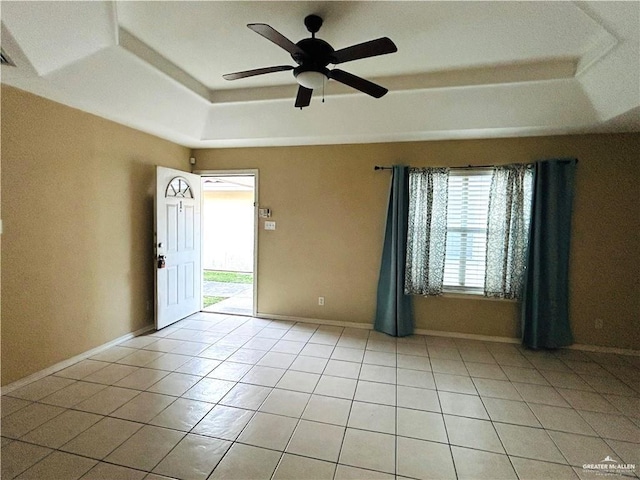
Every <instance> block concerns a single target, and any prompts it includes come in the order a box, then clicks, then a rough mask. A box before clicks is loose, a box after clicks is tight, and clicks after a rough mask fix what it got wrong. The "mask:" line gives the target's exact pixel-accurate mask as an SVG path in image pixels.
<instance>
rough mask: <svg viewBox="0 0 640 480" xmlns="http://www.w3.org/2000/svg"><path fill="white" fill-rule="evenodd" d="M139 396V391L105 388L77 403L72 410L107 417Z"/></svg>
mask: <svg viewBox="0 0 640 480" xmlns="http://www.w3.org/2000/svg"><path fill="white" fill-rule="evenodd" d="M139 394H140V392H139V391H137V390H130V389H128V388H119V387H107V388H105V389H104V390H101V391H100V392H98V393H97V394H96V395H94V396H93V397H89V398H87V399H86V400H84V401H83V402H80V403H78V404H77V405H75V407H74V408H75V409H77V410H82V411H85V412H91V413H98V414H100V415H109V414H110V413H112V412H114V411H115V410H117V409H118V408H120V407H121V406H122V405H124V404H125V403H127V402H129V401H130V400H132V399H133V398H135V397H136V396H138V395H139Z"/></svg>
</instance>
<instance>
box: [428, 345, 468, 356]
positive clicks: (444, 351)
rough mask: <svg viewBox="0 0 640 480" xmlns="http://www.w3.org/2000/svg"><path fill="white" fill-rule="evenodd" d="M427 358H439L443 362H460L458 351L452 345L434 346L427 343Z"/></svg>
mask: <svg viewBox="0 0 640 480" xmlns="http://www.w3.org/2000/svg"><path fill="white" fill-rule="evenodd" d="M428 350H429V356H430V357H431V358H439V359H440V358H441V359H444V360H462V356H461V355H460V351H459V350H458V349H457V348H456V347H455V343H454V344H447V345H445V344H443V345H436V344H434V343H433V342H429V348H428Z"/></svg>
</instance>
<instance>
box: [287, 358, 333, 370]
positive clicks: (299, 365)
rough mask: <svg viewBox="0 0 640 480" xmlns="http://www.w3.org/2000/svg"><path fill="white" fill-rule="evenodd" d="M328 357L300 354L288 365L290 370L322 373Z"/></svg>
mask: <svg viewBox="0 0 640 480" xmlns="http://www.w3.org/2000/svg"><path fill="white" fill-rule="evenodd" d="M328 361H329V359H327V358H319V357H308V356H304V355H300V356H299V357H298V358H296V359H295V360H294V362H293V363H292V364H291V366H290V367H289V369H290V370H297V371H299V372H307V373H322V372H323V370H324V367H326V365H327V362H328Z"/></svg>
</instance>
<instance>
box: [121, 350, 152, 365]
mask: <svg viewBox="0 0 640 480" xmlns="http://www.w3.org/2000/svg"><path fill="white" fill-rule="evenodd" d="M162 355H164V354H163V353H162V352H155V351H152V350H134V351H133V353H131V354H129V355H127V356H126V357H123V358H121V359H119V360H116V363H121V364H123V365H133V366H134V367H144V366H145V365H147V364H148V363H150V362H152V361H153V360H155V359H157V358H160V357H161V356H162Z"/></svg>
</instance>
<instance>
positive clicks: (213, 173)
mask: <svg viewBox="0 0 640 480" xmlns="http://www.w3.org/2000/svg"><path fill="white" fill-rule="evenodd" d="M193 173H195V174H196V175H200V178H201V180H200V181H201V182H202V178H203V177H238V176H243V175H253V178H254V182H253V311H252V312H251V315H252V316H254V317H255V316H257V315H258V232H259V230H260V229H259V228H258V227H259V218H258V208H259V205H260V202H259V198H260V195H259V193H260V190H259V185H260V182H259V171H258V169H257V168H244V169H238V170H194V171H193ZM200 204H201V205H200V208H201V212H203V214H202V215H201V216H200V222H201V224H202V223H203V222H204V195H202V196H201V198H200ZM203 249H204V228H202V226H201V228H200V269H201V271H202V270H203V269H202V250H203ZM203 287H204V285H203V282H200V305H201V307H200V310H201V311H202V308H203V307H202V298H203V296H202V289H203ZM229 315H231V314H229Z"/></svg>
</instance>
